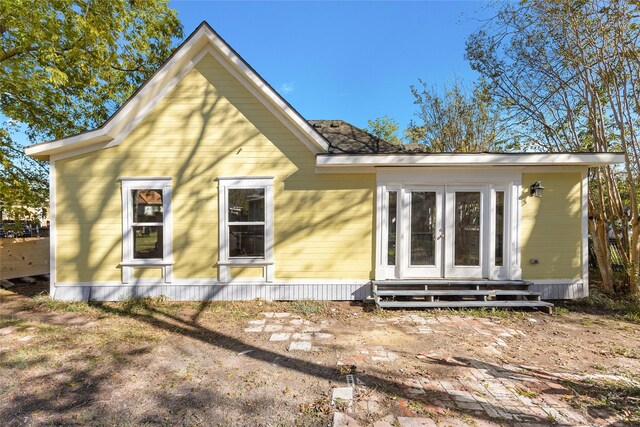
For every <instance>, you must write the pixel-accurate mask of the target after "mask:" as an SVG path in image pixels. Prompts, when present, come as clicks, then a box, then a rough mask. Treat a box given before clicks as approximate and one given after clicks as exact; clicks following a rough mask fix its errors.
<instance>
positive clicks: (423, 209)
mask: <svg viewBox="0 0 640 427" xmlns="http://www.w3.org/2000/svg"><path fill="white" fill-rule="evenodd" d="M436 215H437V212H436V193H435V192H433V191H412V192H411V227H410V228H411V235H410V264H411V265H435V254H436V237H437V236H436V231H437V230H436Z"/></svg>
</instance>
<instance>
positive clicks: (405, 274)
mask: <svg viewBox="0 0 640 427" xmlns="http://www.w3.org/2000/svg"><path fill="white" fill-rule="evenodd" d="M412 192H428V193H435V194H436V225H435V230H436V233H437V236H436V242H435V248H434V250H435V253H434V265H411V234H410V232H411V193H412ZM400 195H401V197H400V198H398V203H399V207H400V212H401V215H400V218H401V219H400V224H399V229H400V233H399V235H398V236H399V239H398V242H399V244H398V243H396V247H397V248H400V251H398V252H399V254H398V256H396V265H399V268H400V271H399V274H398V276H397V277H398V278H399V279H417V278H423V277H425V278H436V277H437V278H439V277H442V249H443V246H444V245H443V237H444V219H443V214H444V212H443V210H442V208H443V206H444V203H443V202H444V189H443V187H442V186H426V185H407V186H402V187H401V188H400Z"/></svg>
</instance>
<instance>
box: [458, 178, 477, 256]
mask: <svg viewBox="0 0 640 427" xmlns="http://www.w3.org/2000/svg"><path fill="white" fill-rule="evenodd" d="M480 200H481V197H480V192H479V191H461V192H456V193H455V207H454V209H455V223H454V233H455V241H454V265H461V266H479V265H480V216H481V206H480V205H481V202H480Z"/></svg>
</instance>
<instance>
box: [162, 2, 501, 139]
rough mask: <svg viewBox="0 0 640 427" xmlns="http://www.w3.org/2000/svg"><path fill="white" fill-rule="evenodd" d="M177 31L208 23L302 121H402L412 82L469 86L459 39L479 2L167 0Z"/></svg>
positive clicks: (475, 18)
mask: <svg viewBox="0 0 640 427" xmlns="http://www.w3.org/2000/svg"><path fill="white" fill-rule="evenodd" d="M170 6H171V7H173V8H174V9H177V10H178V16H179V18H180V20H181V21H182V23H183V25H184V32H185V36H187V35H188V34H189V33H191V32H192V31H193V30H194V29H195V28H196V27H197V26H198V24H200V22H201V21H202V20H206V21H208V22H209V24H210V25H211V26H212V27H213V28H214V29H215V30H216V31H217V32H218V33H219V34H220V35H221V36H222V37H223V38H224V39H225V40H226V41H227V42H228V43H229V44H230V45H231V46H232V47H233V48H234V49H235V50H236V51H237V52H238V53H239V54H240V55H241V56H242V57H243V58H244V59H245V60H246V61H247V62H248V63H249V64H251V66H253V67H254V68H255V69H256V71H257V72H258V73H260V74H261V75H262V77H264V78H265V79H266V80H267V81H268V82H269V83H270V84H271V85H272V86H273V87H275V88H276V89H277V90H278V91H279V92H280V93H281V94H282V95H283V96H284V97H285V98H286V99H287V100H288V101H289V102H290V103H291V104H292V105H293V106H294V107H295V108H296V109H297V110H298V111H299V112H300V113H301V114H302V115H303V116H304V117H305V118H307V119H343V120H346V121H348V122H351V123H353V124H355V125H357V126H360V127H366V125H367V120H369V119H373V118H376V117H380V116H383V115H388V116H390V117H393V118H395V119H396V120H398V121H399V122H400V124H401V128H404V127H405V126H406V124H407V123H408V122H409V120H410V119H412V118H413V117H414V112H415V111H416V106H415V105H414V104H413V96H412V95H411V92H410V89H409V87H410V85H412V84H417V83H418V79H422V80H424V81H425V82H427V83H428V84H433V85H437V86H441V85H442V84H444V83H448V82H451V81H452V80H453V79H458V80H461V81H462V82H463V83H466V84H470V83H471V82H472V81H473V80H474V79H475V78H477V75H476V73H474V72H473V71H472V70H471V68H470V67H469V65H468V63H467V61H465V59H464V46H465V40H466V39H467V37H468V36H469V35H470V34H471V33H472V32H474V31H475V30H476V29H478V28H479V27H480V26H481V25H482V19H485V18H487V17H489V16H490V14H491V9H490V6H489V5H488V4H487V3H485V2H478V1H476V2H463V1H449V2H445V1H440V2H436V1H413V2H391V1H389V2H365V1H357V2H339V1H332V2H307V1H305V2H292V1H281V2H268V1H264V2H237V1H236V2H219V1H188V0H174V1H171V2H170Z"/></svg>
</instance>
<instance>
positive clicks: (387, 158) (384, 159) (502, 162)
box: [316, 153, 624, 168]
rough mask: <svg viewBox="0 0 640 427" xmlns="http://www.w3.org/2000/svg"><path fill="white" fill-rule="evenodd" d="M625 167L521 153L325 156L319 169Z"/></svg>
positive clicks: (610, 160) (600, 159)
mask: <svg viewBox="0 0 640 427" xmlns="http://www.w3.org/2000/svg"><path fill="white" fill-rule="evenodd" d="M618 163H624V154H620V153H519V154H508V153H505V154H497V153H496V154H494V153H480V154H413V155H407V154H384V155H380V154H363V155H350V154H322V155H318V156H316V166H317V167H319V168H333V167H344V166H351V167H363V166H364V167H372V166H373V167H379V166H541V165H542V166H569V165H576V166H604V165H613V164H618Z"/></svg>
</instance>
